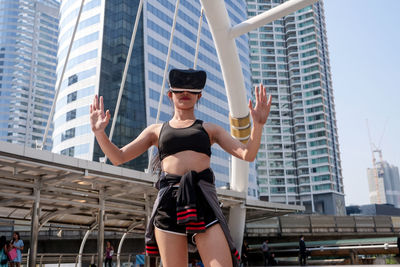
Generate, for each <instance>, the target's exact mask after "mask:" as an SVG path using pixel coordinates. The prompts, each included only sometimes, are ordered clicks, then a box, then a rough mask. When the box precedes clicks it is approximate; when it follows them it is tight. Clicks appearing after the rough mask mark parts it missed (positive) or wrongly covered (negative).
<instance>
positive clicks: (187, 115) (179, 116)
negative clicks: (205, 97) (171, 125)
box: [172, 109, 196, 121]
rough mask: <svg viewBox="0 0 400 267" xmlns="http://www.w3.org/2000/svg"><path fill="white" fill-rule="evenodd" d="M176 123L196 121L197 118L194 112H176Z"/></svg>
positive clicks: (174, 118)
mask: <svg viewBox="0 0 400 267" xmlns="http://www.w3.org/2000/svg"><path fill="white" fill-rule="evenodd" d="M172 119H173V120H176V121H189V120H192V121H193V120H195V119H196V116H195V115H194V110H176V109H175V113H174V117H173V118H172Z"/></svg>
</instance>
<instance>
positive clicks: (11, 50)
mask: <svg viewBox="0 0 400 267" xmlns="http://www.w3.org/2000/svg"><path fill="white" fill-rule="evenodd" d="M59 5H60V4H59V3H58V2H57V1H55V0H31V1H13V0H0V140H1V141H7V142H11V143H16V144H25V145H27V146H31V147H35V146H36V143H37V141H38V143H41V142H42V138H43V134H44V130H45V127H46V123H47V120H48V117H49V113H50V109H51V105H52V103H53V98H54V85H55V82H56V73H55V71H56V64H57V57H56V54H57V36H58V11H59ZM51 131H52V128H50V133H51ZM51 146H52V141H51V138H48V139H47V140H46V142H45V144H44V149H47V150H50V149H51Z"/></svg>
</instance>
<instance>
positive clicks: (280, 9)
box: [230, 0, 318, 38]
mask: <svg viewBox="0 0 400 267" xmlns="http://www.w3.org/2000/svg"><path fill="white" fill-rule="evenodd" d="M317 1H318V0H290V1H286V2H285V3H283V4H280V5H279V6H276V7H274V8H271V9H270V10H267V11H265V12H263V13H261V14H259V15H257V16H254V17H252V18H250V19H248V20H246V21H243V22H242V23H239V24H238V25H235V26H234V27H232V28H231V30H230V37H231V38H235V37H238V36H240V35H242V34H245V33H248V32H249V31H252V30H254V29H257V28H258V27H260V26H263V25H265V24H268V23H270V22H272V21H274V20H277V19H280V18H282V17H284V16H287V15H289V14H291V13H293V12H295V11H296V10H299V9H302V8H304V7H306V6H309V5H312V4H314V3H315V2H317Z"/></svg>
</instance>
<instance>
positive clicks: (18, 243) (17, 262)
mask: <svg viewBox="0 0 400 267" xmlns="http://www.w3.org/2000/svg"><path fill="white" fill-rule="evenodd" d="M13 249H15V250H16V252H17V257H15V259H13V260H11V261H10V267H14V266H15V267H21V261H22V250H23V249H24V242H23V241H22V240H21V238H20V236H19V233H18V232H14V234H13V239H12V241H11V250H13ZM10 252H11V251H9V253H10Z"/></svg>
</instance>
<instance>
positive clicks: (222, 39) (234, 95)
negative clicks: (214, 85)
mask: <svg viewBox="0 0 400 267" xmlns="http://www.w3.org/2000/svg"><path fill="white" fill-rule="evenodd" d="M200 1H201V3H202V6H203V8H204V11H205V14H206V16H207V20H208V24H209V27H210V31H211V34H212V36H213V39H214V44H215V48H216V50H217V55H218V59H219V62H220V64H221V70H222V76H223V78H224V82H225V87H226V94H227V97H228V104H229V111H230V114H231V116H232V117H234V118H242V117H245V116H247V115H248V114H249V109H248V107H247V99H246V97H247V96H246V90H245V87H244V79H243V73H242V68H241V65H240V60H239V55H238V52H237V48H236V44H235V40H234V39H233V38H232V37H231V36H230V34H229V31H230V28H231V24H230V21H229V17H228V12H227V10H226V7H225V3H224V1H223V0H200ZM248 173H249V164H248V163H247V162H245V161H242V160H239V159H238V158H235V157H232V176H231V188H232V189H233V190H235V191H239V192H247V184H248ZM245 220H246V210H245V208H244V207H235V208H231V210H230V215H229V227H230V230H231V234H232V237H233V239H234V242H235V245H236V247H237V248H238V249H240V248H241V247H242V240H243V233H244V224H245Z"/></svg>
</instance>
